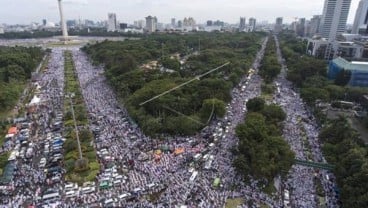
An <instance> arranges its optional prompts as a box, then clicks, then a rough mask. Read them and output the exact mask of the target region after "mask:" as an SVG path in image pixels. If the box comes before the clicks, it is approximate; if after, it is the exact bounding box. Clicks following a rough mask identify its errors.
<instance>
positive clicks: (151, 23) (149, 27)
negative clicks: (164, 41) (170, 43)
mask: <svg viewBox="0 0 368 208" xmlns="http://www.w3.org/2000/svg"><path fill="white" fill-rule="evenodd" d="M156 29H157V17H152V16H151V15H150V16H148V17H146V31H147V32H148V33H152V32H156Z"/></svg>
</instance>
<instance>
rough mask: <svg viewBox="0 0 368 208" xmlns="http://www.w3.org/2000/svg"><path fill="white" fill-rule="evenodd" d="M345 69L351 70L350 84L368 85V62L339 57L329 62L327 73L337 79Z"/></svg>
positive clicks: (331, 77)
mask: <svg viewBox="0 0 368 208" xmlns="http://www.w3.org/2000/svg"><path fill="white" fill-rule="evenodd" d="M343 70H345V71H348V72H350V79H349V82H348V85H350V86H359V87H368V62H358V61H352V62H349V61H347V60H345V59H343V58H341V57H338V58H336V59H333V60H332V61H330V63H329V66H328V73H327V75H328V78H329V79H336V78H337V76H338V75H339V74H340V73H341V72H342V71H343Z"/></svg>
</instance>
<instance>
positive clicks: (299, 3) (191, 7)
mask: <svg viewBox="0 0 368 208" xmlns="http://www.w3.org/2000/svg"><path fill="white" fill-rule="evenodd" d="M3 1H4V2H3V4H4V5H7V6H3V7H1V8H0V19H1V21H2V22H1V24H7V25H17V24H18V25H29V24H31V23H34V22H37V23H41V22H42V20H43V19H46V20H47V21H49V22H53V23H59V21H60V17H59V12H58V7H57V0H54V1H55V2H52V1H50V0H34V1H32V2H31V1H27V0H16V1H11V0H3ZM228 2H229V1H224V0H212V1H210V0H203V1H201V2H195V3H194V1H183V0H178V1H176V2H171V1H169V0H158V1H155V2H151V1H148V0H139V1H134V2H119V1H117V0H107V1H104V2H103V1H101V0H66V1H63V2H62V3H63V7H64V14H65V19H66V20H79V19H81V20H86V19H88V20H93V21H106V20H107V14H108V13H115V14H116V16H117V20H118V21H119V22H124V23H128V24H133V22H134V21H137V20H144V18H145V17H146V16H148V15H152V16H156V17H157V18H158V22H160V23H167V24H170V22H171V18H175V19H176V21H177V20H182V19H184V18H185V17H193V18H194V19H195V21H196V22H197V23H199V24H205V23H206V21H207V20H220V21H224V22H226V23H229V24H236V23H239V18H240V17H245V18H246V20H247V21H248V19H249V18H250V17H254V18H256V19H257V22H264V21H267V22H268V23H271V24H272V23H274V22H275V19H276V18H277V17H283V23H284V24H288V23H291V22H293V20H294V18H295V17H298V18H306V19H307V20H309V19H310V18H311V17H312V16H313V15H320V14H322V9H323V4H324V1H323V0H310V1H306V0H275V1H272V2H268V1H267V0H259V1H257V2H245V1H242V0H231V1H230V2H232V3H228ZM262 2H264V3H265V4H262ZM358 3H359V0H352V3H351V6H350V11H349V17H348V21H347V24H352V23H353V19H354V17H355V12H356V10H357V7H358ZM225 4H226V5H225ZM303 4H304V5H303ZM19 5H23V6H24V7H25V8H27V9H26V10H24V11H20V12H18V13H22V16H20V15H18V13H14V12H13V11H15V10H18V11H19V10H20V7H19ZM27 5H29V6H27ZM260 5H262V6H260ZM285 5H286V6H285ZM218 8H221V10H223V11H224V13H219V12H218ZM38 10H42V11H44V12H43V13H42V14H40V13H39V12H37V11H38ZM203 11H206V12H203ZM228 14H231V15H228ZM260 14H261V15H260ZM280 14H281V15H280ZM262 17H263V18H262Z"/></svg>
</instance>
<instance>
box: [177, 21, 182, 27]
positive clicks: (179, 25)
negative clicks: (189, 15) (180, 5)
mask: <svg viewBox="0 0 368 208" xmlns="http://www.w3.org/2000/svg"><path fill="white" fill-rule="evenodd" d="M181 27H183V22H182V21H181V20H178V28H181Z"/></svg>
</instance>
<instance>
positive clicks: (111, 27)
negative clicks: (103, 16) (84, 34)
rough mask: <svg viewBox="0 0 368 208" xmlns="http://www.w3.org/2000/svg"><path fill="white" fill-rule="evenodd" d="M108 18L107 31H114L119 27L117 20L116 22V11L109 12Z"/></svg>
mask: <svg viewBox="0 0 368 208" xmlns="http://www.w3.org/2000/svg"><path fill="white" fill-rule="evenodd" d="M107 16H108V20H107V31H108V32H114V31H116V29H117V27H116V26H117V22H116V14H115V13H109V14H107Z"/></svg>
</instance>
